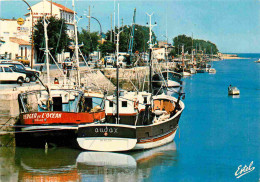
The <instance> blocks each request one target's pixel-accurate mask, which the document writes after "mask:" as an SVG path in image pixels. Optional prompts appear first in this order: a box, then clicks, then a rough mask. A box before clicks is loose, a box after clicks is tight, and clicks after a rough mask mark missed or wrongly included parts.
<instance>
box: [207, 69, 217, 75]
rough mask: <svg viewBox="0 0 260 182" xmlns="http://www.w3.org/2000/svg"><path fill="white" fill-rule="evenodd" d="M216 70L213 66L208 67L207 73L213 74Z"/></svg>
mask: <svg viewBox="0 0 260 182" xmlns="http://www.w3.org/2000/svg"><path fill="white" fill-rule="evenodd" d="M216 72H217V71H216V69H215V68H210V69H209V73H211V74H215V73H216Z"/></svg>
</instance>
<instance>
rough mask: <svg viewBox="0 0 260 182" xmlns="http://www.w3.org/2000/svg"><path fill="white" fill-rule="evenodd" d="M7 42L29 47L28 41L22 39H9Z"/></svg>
mask: <svg viewBox="0 0 260 182" xmlns="http://www.w3.org/2000/svg"><path fill="white" fill-rule="evenodd" d="M9 40H10V41H11V42H13V43H17V44H19V45H31V44H30V43H29V42H28V41H26V40H23V39H18V38H16V37H9Z"/></svg>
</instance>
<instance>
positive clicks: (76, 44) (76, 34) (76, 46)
mask: <svg viewBox="0 0 260 182" xmlns="http://www.w3.org/2000/svg"><path fill="white" fill-rule="evenodd" d="M72 7H73V12H74V34H75V55H76V69H77V84H78V87H80V72H79V44H78V27H77V20H76V11H75V3H74V0H72Z"/></svg>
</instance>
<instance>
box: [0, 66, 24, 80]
mask: <svg viewBox="0 0 260 182" xmlns="http://www.w3.org/2000/svg"><path fill="white" fill-rule="evenodd" d="M25 78H26V74H24V73H18V72H14V71H13V70H12V69H11V68H10V67H9V65H0V82H10V81H16V82H17V83H23V82H24V80H25Z"/></svg>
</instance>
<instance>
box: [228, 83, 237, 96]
mask: <svg viewBox="0 0 260 182" xmlns="http://www.w3.org/2000/svg"><path fill="white" fill-rule="evenodd" d="M239 94H240V91H239V89H238V88H237V87H232V86H231V85H229V87H228V95H239Z"/></svg>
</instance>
